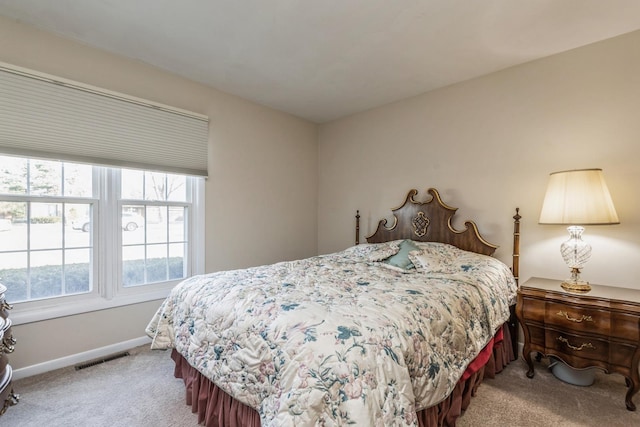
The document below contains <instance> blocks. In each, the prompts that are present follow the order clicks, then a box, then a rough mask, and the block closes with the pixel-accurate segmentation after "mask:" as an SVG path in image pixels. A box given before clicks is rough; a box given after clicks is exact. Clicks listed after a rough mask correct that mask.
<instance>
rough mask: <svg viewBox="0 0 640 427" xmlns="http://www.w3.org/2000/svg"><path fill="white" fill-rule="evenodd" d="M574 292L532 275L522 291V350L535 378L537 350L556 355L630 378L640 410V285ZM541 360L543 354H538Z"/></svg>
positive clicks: (630, 392) (581, 366)
mask: <svg viewBox="0 0 640 427" xmlns="http://www.w3.org/2000/svg"><path fill="white" fill-rule="evenodd" d="M591 288H592V289H591V291H590V292H588V293H585V294H577V293H569V292H566V291H565V290H564V289H562V288H561V287H560V281H559V280H550V279H540V278H537V277H534V278H531V279H529V280H527V282H525V283H524V284H523V285H521V286H520V289H519V290H518V303H517V305H516V315H517V317H518V320H519V321H520V324H521V325H522V330H523V332H524V348H523V350H522V355H523V357H524V359H525V361H526V362H527V365H529V370H528V372H527V377H529V378H533V375H534V371H533V360H532V359H531V352H532V351H536V352H539V353H541V354H543V355H546V356H555V357H557V358H558V359H561V360H562V361H564V362H565V363H566V364H568V365H569V366H571V367H573V368H576V369H584V368H589V367H598V368H601V369H603V370H604V372H606V373H608V374H609V373H617V374H621V375H623V376H624V377H625V379H626V383H627V387H628V390H627V394H626V397H625V403H626V405H627V409H628V410H630V411H635V410H636V405H635V404H634V403H633V402H632V400H631V399H632V398H633V396H634V395H635V394H636V393H637V392H638V390H640V376H639V374H638V362H639V361H640V290H633V289H623V288H617V287H613V286H601V285H593V284H592V285H591ZM538 360H539V359H538Z"/></svg>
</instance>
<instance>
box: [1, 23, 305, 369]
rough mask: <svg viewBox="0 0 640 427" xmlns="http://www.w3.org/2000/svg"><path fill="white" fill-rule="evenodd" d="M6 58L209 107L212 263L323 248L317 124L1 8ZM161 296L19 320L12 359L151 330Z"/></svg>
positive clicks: (38, 357)
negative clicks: (8, 15) (13, 17)
mask: <svg viewBox="0 0 640 427" xmlns="http://www.w3.org/2000/svg"><path fill="white" fill-rule="evenodd" d="M132 42H133V41H132ZM0 61H2V62H7V63H10V64H14V65H18V66H22V67H26V68H31V69H34V70H38V71H41V72H45V73H50V74H53V75H57V76H61V77H65V78H68V79H72V80H76V81H80V82H84V83H87V84H91V85H95V86H98V87H102V88H106V89H109V90H114V91H118V92H122V93H125V94H129V95H132V96H137V97H140V98H144V99H149V100H152V101H156V102H161V103H164V104H167V105H171V106H174V107H179V108H183V109H186V110H191V111H194V112H197V113H201V114H206V115H208V116H209V118H210V136H209V139H210V141H209V144H210V149H209V179H208V180H207V182H206V190H205V192H206V216H207V220H206V230H205V235H206V270H207V271H214V270H220V269H230V268H239V267H246V266H250V265H259V264H265V263H271V262H275V261H280V260H284V259H295V258H302V257H307V256H311V255H315V253H316V249H317V240H316V231H317V230H316V224H317V193H316V191H317V145H316V144H317V141H316V138H317V128H316V125H315V124H312V123H310V122H306V121H303V120H300V119H298V118H295V117H293V116H290V115H288V114H284V113H282V112H279V111H275V110H272V109H269V108H265V107H262V106H259V105H256V104H254V103H251V102H248V101H246V100H243V99H241V98H238V97H236V96H232V95H229V94H225V93H222V92H220V91H217V90H215V89H212V88H210V87H206V86H203V85H200V84H197V83H194V82H191V81H189V80H186V79H183V78H180V77H177V76H175V75H172V74H170V73H167V72H164V71H162V70H160V69H157V68H154V67H151V66H148V65H146V64H143V63H141V62H139V61H133V60H129V59H125V58H123V57H119V56H116V55H111V54H109V53H106V52H103V51H99V50H96V49H92V48H89V47H87V46H84V45H81V44H78V43H74V42H71V41H68V40H65V39H61V38H58V37H55V36H52V35H50V34H46V33H43V32H40V31H38V30H35V29H33V28H31V27H27V26H24V25H21V24H17V23H15V22H13V21H10V20H7V19H5V18H1V17H0ZM159 304H160V302H159V301H156V302H152V303H146V304H137V305H133V306H128V307H123V308H120V309H113V310H105V311H100V312H95V313H89V314H84V315H80V316H70V317H67V318H64V319H57V320H52V321H45V322H37V323H33V324H30V325H18V326H15V327H14V335H15V336H16V338H17V339H18V343H19V344H18V346H17V347H16V351H15V353H14V354H13V355H12V358H11V359H12V362H11V363H12V365H13V367H14V368H21V367H24V366H29V365H32V364H37V363H41V362H44V361H47V360H51V359H55V358H60V357H64V356H67V355H70V354H74V353H81V352H84V351H88V350H91V349H95V348H99V347H103V346H108V345H111V344H114V343H118V342H120V341H126V340H129V339H132V338H136V337H140V336H143V335H144V327H145V326H146V323H147V322H148V321H149V320H150V319H151V316H152V314H153V312H154V311H155V308H156V307H157V306H159ZM96 327H97V328H98V330H97V331H96V330H95V328H96Z"/></svg>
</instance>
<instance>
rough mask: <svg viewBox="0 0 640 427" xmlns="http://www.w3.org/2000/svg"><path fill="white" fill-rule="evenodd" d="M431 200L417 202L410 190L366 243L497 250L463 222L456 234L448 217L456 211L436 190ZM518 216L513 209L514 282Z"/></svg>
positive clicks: (483, 251) (481, 251) (490, 252)
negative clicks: (401, 242) (389, 220)
mask: <svg viewBox="0 0 640 427" xmlns="http://www.w3.org/2000/svg"><path fill="white" fill-rule="evenodd" d="M427 192H428V193H429V194H430V195H431V197H430V198H429V199H428V200H426V201H424V202H420V201H417V200H416V199H415V196H416V195H417V194H418V191H417V190H415V189H413V190H410V191H409V193H408V194H407V197H406V199H405V201H404V203H403V204H402V205H401V206H399V207H397V208H395V209H392V212H393V218H394V223H393V224H391V225H389V226H387V220H386V219H382V220H380V222H379V223H378V228H377V229H376V231H375V233H373V234H372V235H370V236H368V237H367V238H366V239H367V242H368V243H382V242H388V241H391V240H399V239H411V240H417V241H420V242H441V243H448V244H450V245H454V246H456V247H458V248H460V249H463V250H466V251H471V252H476V253H479V254H483V255H493V253H494V252H495V250H496V249H497V248H498V246H496V245H493V244H491V243H489V242H487V241H486V240H485V239H484V238H483V237H482V236H481V235H480V233H479V232H478V227H477V226H476V224H475V222H473V221H466V222H465V223H464V224H465V228H464V230H460V231H458V230H456V229H454V228H453V226H452V217H453V215H454V214H455V213H456V211H457V210H458V208H452V207H451V206H448V205H447V204H445V203H444V202H443V201H442V199H441V198H440V194H438V190H436V189H435V188H430V189H429V190H427ZM520 218H521V217H520V215H519V209H517V208H516V215H515V216H514V217H513V219H514V221H515V222H514V233H513V243H514V246H513V266H512V271H513V274H514V276H515V277H516V279H517V278H518V269H519V256H520V255H519V251H520V248H519V246H520ZM359 243H360V212H359V211H358V213H357V214H356V245H357V244H359Z"/></svg>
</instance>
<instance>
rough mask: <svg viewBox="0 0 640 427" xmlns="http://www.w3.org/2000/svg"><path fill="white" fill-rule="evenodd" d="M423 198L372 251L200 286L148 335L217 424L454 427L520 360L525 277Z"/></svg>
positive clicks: (190, 285)
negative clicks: (520, 285) (518, 325)
mask: <svg viewBox="0 0 640 427" xmlns="http://www.w3.org/2000/svg"><path fill="white" fill-rule="evenodd" d="M417 193H418V192H417V191H416V190H411V191H410V192H409V193H408V195H407V196H406V199H405V202H404V204H403V205H402V206H400V207H398V208H395V209H393V210H392V212H393V218H394V219H393V224H391V225H388V224H387V220H381V221H380V222H379V224H378V228H377V230H376V231H375V233H373V234H372V235H371V236H369V237H367V242H366V243H362V244H360V242H359V234H360V216H359V213H357V215H356V242H355V243H356V244H355V245H354V246H352V247H350V248H347V249H345V250H343V251H340V252H336V253H333V254H327V255H321V256H316V257H312V258H308V259H304V260H298V261H291V262H281V263H277V264H273V265H268V266H259V267H253V268H248V269H243V270H233V271H223V272H216V273H211V274H206V275H201V276H195V277H192V278H189V279H186V280H184V281H183V282H182V283H181V284H179V285H177V286H176V287H175V288H174V289H173V291H172V292H171V294H170V295H169V297H168V298H167V299H166V300H165V301H164V302H163V303H162V305H161V307H160V308H159V309H158V311H157V312H156V314H155V315H154V317H153V318H152V320H151V321H150V323H149V325H148V326H147V328H146V332H147V334H148V335H149V336H150V337H151V338H152V344H151V346H152V348H154V349H171V350H172V351H171V357H172V358H173V360H174V361H175V363H176V367H175V372H174V374H175V376H176V377H178V378H182V379H183V380H184V382H185V387H186V391H187V397H186V401H187V404H189V405H191V406H192V410H193V412H194V413H197V414H198V423H200V424H204V425H206V426H251V427H258V426H306V425H326V426H329V425H346V424H356V425H366V426H394V425H398V426H399V425H408V426H416V425H419V426H423V427H424V426H441V425H447V426H453V425H455V423H456V419H457V418H458V417H459V416H460V414H461V413H462V412H463V411H464V410H465V409H466V407H467V406H468V405H469V403H470V399H471V396H472V395H473V394H474V393H475V391H476V389H477V387H478V386H479V384H480V383H481V382H482V380H483V378H484V377H487V376H489V377H491V376H493V375H494V374H495V373H497V372H499V371H500V370H501V369H502V368H503V367H504V366H505V365H506V364H507V363H509V361H511V360H513V359H514V354H515V352H514V349H513V342H512V341H511V336H512V335H513V333H514V331H515V322H514V317H513V305H514V304H515V297H516V291H517V270H518V256H519V255H518V251H519V249H518V246H519V220H520V216H519V214H518V212H517V211H516V215H515V216H514V253H513V260H514V261H513V266H512V268H511V269H510V268H508V267H507V266H506V265H504V264H503V263H501V262H500V261H499V260H497V259H496V258H493V257H491V255H492V254H493V253H494V251H495V250H496V246H494V245H492V244H490V243H488V242H487V241H486V240H484V239H483V238H482V237H481V235H480V233H479V232H478V228H477V226H476V224H475V223H474V222H471V221H467V222H465V228H464V229H463V230H461V231H458V230H456V229H455V228H454V227H453V226H452V223H453V221H452V217H453V215H454V213H455V212H456V210H457V209H456V208H452V207H450V206H447V205H446V204H445V203H444V202H443V201H442V200H441V198H440V195H439V194H438V192H437V190H435V189H433V188H432V189H429V190H428V193H429V195H430V197H428V198H427V200H426V201H418V200H416V198H415V197H416V196H417Z"/></svg>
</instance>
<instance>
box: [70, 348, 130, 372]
mask: <svg viewBox="0 0 640 427" xmlns="http://www.w3.org/2000/svg"><path fill="white" fill-rule="evenodd" d="M127 356H129V352H128V351H125V352H122V353H117V354H113V355H111V356H107V357H105V358H104V359H96V360H92V361H91V362H87V363H82V364H80V365H76V366H75V368H76V371H79V370H80V369H85V368H90V367H92V366H96V365H100V364H101V363H105V362H110V361H112V360H116V359H120V358H121V357H127Z"/></svg>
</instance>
